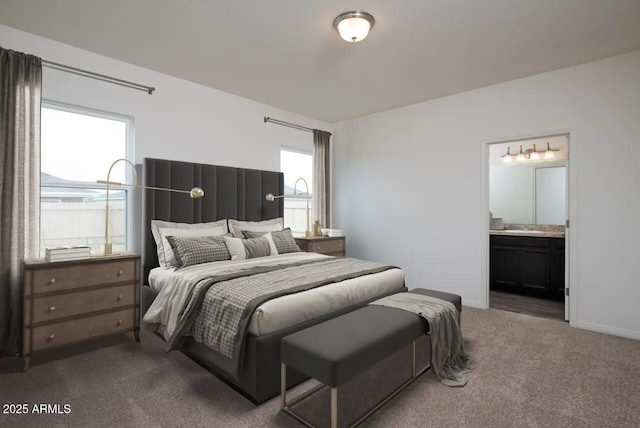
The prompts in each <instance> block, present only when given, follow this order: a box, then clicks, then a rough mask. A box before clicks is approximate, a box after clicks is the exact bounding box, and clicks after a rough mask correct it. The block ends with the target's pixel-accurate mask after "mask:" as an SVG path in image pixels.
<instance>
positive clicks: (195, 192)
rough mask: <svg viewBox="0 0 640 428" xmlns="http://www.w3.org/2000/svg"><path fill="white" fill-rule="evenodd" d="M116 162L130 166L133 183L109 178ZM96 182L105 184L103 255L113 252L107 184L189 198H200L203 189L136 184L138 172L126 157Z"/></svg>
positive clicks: (101, 250)
mask: <svg viewBox="0 0 640 428" xmlns="http://www.w3.org/2000/svg"><path fill="white" fill-rule="evenodd" d="M118 162H125V163H127V164H129V165H130V166H131V168H132V169H133V177H134V181H133V182H134V184H129V183H119V182H117V181H111V180H110V177H111V170H112V169H113V167H114V166H115V165H116V164H117V163H118ZM96 183H98V184H105V185H106V186H107V195H106V203H105V213H104V217H105V221H104V244H102V245H100V253H101V254H102V255H105V256H107V255H109V254H112V252H113V245H112V244H111V242H109V186H127V187H134V188H136V189H149V190H162V191H165V192H174V193H186V194H188V195H189V196H191V199H200V198H203V197H204V190H202V189H201V188H200V187H194V188H193V189H191V190H178V189H169V188H166V187H154V186H143V185H140V184H138V172H137V171H136V166H135V165H134V164H133V163H131V162H130V161H129V160H127V159H116V160H115V161H114V162H113V163H112V164H111V166H110V167H109V171H108V172H107V179H106V180H96Z"/></svg>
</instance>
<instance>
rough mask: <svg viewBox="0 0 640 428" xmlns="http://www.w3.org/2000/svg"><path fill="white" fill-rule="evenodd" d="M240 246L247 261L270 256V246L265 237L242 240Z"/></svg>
mask: <svg viewBox="0 0 640 428" xmlns="http://www.w3.org/2000/svg"><path fill="white" fill-rule="evenodd" d="M242 244H243V245H244V250H245V252H246V253H247V258H248V259H255V258H257V257H267V256H269V255H271V246H270V245H269V240H268V239H267V238H265V237H262V236H261V237H259V238H253V239H243V240H242Z"/></svg>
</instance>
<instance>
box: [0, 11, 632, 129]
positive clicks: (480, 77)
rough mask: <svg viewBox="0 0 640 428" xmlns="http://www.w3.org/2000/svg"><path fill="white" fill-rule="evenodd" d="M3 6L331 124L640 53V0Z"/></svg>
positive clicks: (37, 30) (100, 48) (140, 60)
mask: <svg viewBox="0 0 640 428" xmlns="http://www.w3.org/2000/svg"><path fill="white" fill-rule="evenodd" d="M359 8H362V9H364V10H365V11H367V12H369V13H371V14H372V15H373V16H374V17H375V19H376V24H375V27H374V28H373V30H372V31H371V33H370V34H369V37H368V38H367V39H365V40H364V41H362V42H360V43H347V42H344V41H343V40H342V39H341V38H340V37H339V35H338V33H337V32H336V31H335V30H334V29H333V27H332V22H333V19H334V18H335V17H336V16H337V15H338V14H340V13H341V12H345V11H347V10H352V9H359ZM0 10H1V13H0V24H4V25H7V26H10V27H14V28H17V29H20V30H23V31H27V32H30V33H34V34H37V35H41V36H44V37H47V38H50V39H53V40H57V41H60V42H63V43H66V44H69V45H73V46H77V47H80V48H83V49H86V50H89V51H93V52H96V53H99V54H102V55H105V56H108V57H112V58H116V59H119V60H122V61H126V62H128V63H132V64H136V65H139V66H142V67H146V68H149V69H152V70H156V71H160V72H163V73H166V74H169V75H173V76H176V77H180V78H183V79H186V80H190V81H193V82H197V83H200V84H203V85H206V86H211V87H213V88H216V89H220V90H223V91H226V92H230V93H233V94H237V95H240V96H243V97H246V98H250V99H253V100H256V101H260V102H263V103H266V104H269V105H272V106H276V107H280V108H282V109H285V110H289V111H292V112H296V113H299V114H303V115H306V116H309V117H313V118H316V119H320V120H324V121H327V122H336V121H340V120H343V119H348V118H352V117H357V116H362V115H366V114H370V113H374V112H377V111H382V110H386V109H390V108H394V107H399V106H403V105H407V104H412V103H416V102H420V101H424V100H429V99H433V98H439V97H443V96H446V95H451V94H454V93H458V92H462V91H466V90H470V89H475V88H480V87H483V86H488V85H491V84H495V83H500V82H505V81H509V80H513V79H517V78H520V77H525V76H530V75H533V74H538V73H541V72H545V71H551V70H555V69H558V68H562V67H567V66H571V65H575V64H580V63H584V62H588V61H592V60H596V59H600V58H604V57H607V56H613V55H617V54H622V53H625V52H630V51H634V50H638V49H640V25H639V24H638V23H640V1H638V0H510V1H504V0H482V1H472V0H413V1H411V0H367V1H363V0H360V1H338V0H323V1H299V0H268V1H255V0H254V1H250V0H216V1H212V0H109V1H104V0H47V1H45V0H0ZM68 65H73V64H68ZM95 71H96V72H100V70H95ZM118 77H120V78H124V79H126V78H127V76H118ZM149 83H150V84H153V82H149ZM158 90H159V91H160V90H162V88H158Z"/></svg>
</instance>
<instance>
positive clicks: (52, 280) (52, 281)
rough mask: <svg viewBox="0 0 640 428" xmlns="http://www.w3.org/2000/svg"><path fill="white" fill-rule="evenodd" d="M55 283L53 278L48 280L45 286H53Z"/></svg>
mask: <svg viewBox="0 0 640 428" xmlns="http://www.w3.org/2000/svg"><path fill="white" fill-rule="evenodd" d="M55 283H56V279H55V278H51V279H50V280H49V282H48V283H47V285H51V284H55Z"/></svg>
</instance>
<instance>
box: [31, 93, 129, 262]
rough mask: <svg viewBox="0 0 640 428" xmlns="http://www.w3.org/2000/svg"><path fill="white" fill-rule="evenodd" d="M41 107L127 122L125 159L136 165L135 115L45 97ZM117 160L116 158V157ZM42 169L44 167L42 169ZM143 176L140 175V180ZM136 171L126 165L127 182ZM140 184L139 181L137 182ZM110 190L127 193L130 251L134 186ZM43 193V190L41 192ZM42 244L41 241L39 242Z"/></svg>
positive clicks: (86, 184) (78, 184) (84, 184)
mask: <svg viewBox="0 0 640 428" xmlns="http://www.w3.org/2000/svg"><path fill="white" fill-rule="evenodd" d="M41 108H48V109H52V110H59V111H65V112H68V113H75V114H81V115H85V116H93V117H97V118H100V119H107V120H117V121H121V122H124V123H125V129H126V131H125V138H126V140H125V159H127V160H128V161H130V162H131V163H132V164H134V165H135V152H134V130H133V117H132V116H126V115H123V114H118V113H112V112H108V111H104V110H98V109H95V108H89V107H83V106H78V105H73V104H68V103H62V102H58V101H53V100H49V99H43V100H42V103H41ZM114 161H115V159H114ZM40 171H42V169H40ZM107 172H108V171H104V177H102V178H100V179H101V180H106V179H107ZM140 178H141V177H138V180H140ZM133 179H134V173H133V171H132V169H131V166H125V183H128V184H133ZM137 184H139V183H137ZM41 187H49V186H47V185H42V184H41ZM51 187H66V188H82V189H86V188H91V189H102V190H106V189H107V186H106V185H104V184H99V183H92V182H90V181H67V182H65V183H56V185H55V186H51ZM109 190H110V191H111V190H123V191H125V193H126V195H127V199H126V201H127V208H126V222H125V246H126V249H127V251H130V249H131V248H133V245H134V240H133V235H134V233H135V231H136V227H135V224H134V219H135V217H136V213H135V212H134V210H135V195H134V190H135V189H134V188H132V187H128V186H109ZM40 194H41V195H42V191H41V192H40ZM38 241H40V236H38ZM38 246H40V243H38Z"/></svg>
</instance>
